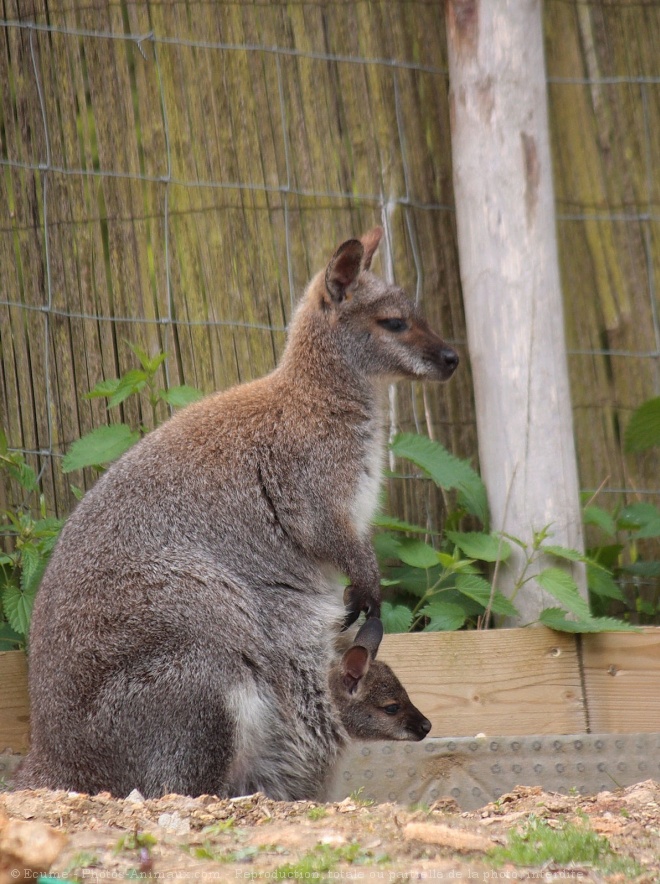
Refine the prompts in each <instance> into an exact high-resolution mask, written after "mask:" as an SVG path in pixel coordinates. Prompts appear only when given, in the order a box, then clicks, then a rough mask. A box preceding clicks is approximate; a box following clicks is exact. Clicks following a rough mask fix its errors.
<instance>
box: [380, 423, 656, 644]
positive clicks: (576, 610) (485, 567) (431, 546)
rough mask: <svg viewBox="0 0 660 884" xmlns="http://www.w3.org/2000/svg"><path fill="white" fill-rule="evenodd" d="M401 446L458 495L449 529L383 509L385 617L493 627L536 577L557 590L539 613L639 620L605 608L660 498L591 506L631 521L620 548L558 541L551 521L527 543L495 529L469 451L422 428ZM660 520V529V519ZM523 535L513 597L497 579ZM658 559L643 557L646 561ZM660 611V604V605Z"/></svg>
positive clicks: (566, 626) (588, 622)
mask: <svg viewBox="0 0 660 884" xmlns="http://www.w3.org/2000/svg"><path fill="white" fill-rule="evenodd" d="M391 448H392V451H393V453H394V454H395V455H396V456H397V457H399V458H403V459H404V460H407V461H409V462H410V463H412V464H414V465H415V467H417V468H418V469H419V471H420V472H421V474H422V475H423V476H425V477H427V478H429V479H431V480H432V481H434V482H435V483H436V484H437V485H438V486H439V487H440V488H442V489H444V490H445V491H448V492H453V493H452V495H447V496H448V497H450V496H451V497H452V499H454V500H455V505H454V506H453V507H452V508H451V509H450V510H449V512H448V514H447V517H446V521H445V528H444V530H443V532H442V534H437V533H433V532H429V531H428V529H427V528H424V527H421V526H417V525H411V524H407V523H405V522H402V521H400V520H398V519H394V518H391V517H388V516H378V517H377V519H376V527H377V529H378V531H377V533H376V535H375V538H374V543H375V547H376V552H377V554H378V556H379V560H380V564H381V568H382V572H383V575H384V577H383V581H382V584H383V595H384V599H385V601H384V602H383V610H382V617H383V622H384V625H385V629H386V631H388V632H408V631H427V632H433V631H441V630H453V629H462V628H485V627H488V626H489V625H490V624H491V622H492V619H493V618H498V617H499V618H509V617H516V616H517V615H518V611H517V609H516V606H515V600H516V596H517V594H518V593H519V591H520V590H521V589H522V587H523V586H525V585H526V584H528V583H529V582H531V581H533V582H535V583H536V584H537V585H538V586H539V587H541V588H542V589H544V590H545V591H546V592H547V593H548V594H549V595H551V596H553V598H555V599H556V600H557V605H556V606H553V607H549V608H546V609H544V610H543V611H542V612H541V614H540V617H539V619H538V621H535V622H540V623H542V624H544V625H545V626H549V627H551V628H552V629H558V630H561V631H566V632H600V631H606V630H607V631H615V630H616V631H625V630H631V629H635V627H634V626H633V625H632V624H631V623H630V622H628V620H626V619H616V618H613V617H611V616H605V615H606V613H607V607H608V604H610V603H611V602H612V601H613V600H615V601H623V600H624V595H623V592H622V590H621V588H620V586H619V584H618V583H617V579H616V578H617V577H618V576H620V572H621V571H623V570H624V569H626V568H630V567H631V566H626V565H620V564H619V562H620V561H621V555H622V553H623V551H624V548H625V546H626V545H627V546H628V547H630V546H631V544H634V542H635V540H636V539H637V538H639V536H640V534H641V535H642V536H648V532H649V530H651V529H650V523H651V522H652V521H653V513H652V512H651V510H653V511H655V517H656V518H660V513H658V511H657V510H656V509H655V508H654V507H651V508H650V509H648V510H647V509H644V511H643V512H642V510H641V509H640V506H639V505H634V506H632V507H626V508H625V509H624V510H622V511H621V513H620V514H619V516H618V521H617V520H616V519H614V518H613V517H611V516H608V515H607V513H606V512H605V511H604V510H600V509H599V508H598V507H595V506H593V505H591V506H589V507H588V508H587V510H586V511H585V515H586V517H587V519H588V520H589V521H590V523H593V522H594V521H597V523H598V524H599V525H600V527H601V529H602V530H608V531H609V530H612V531H613V532H614V533H616V532H617V531H618V530H621V529H622V528H624V527H625V529H626V530H628V537H627V538H626V539H625V542H624V543H623V544H619V545H616V546H615V548H614V549H609V547H608V548H606V547H598V548H596V549H594V550H590V551H589V553H588V554H587V555H583V554H581V553H579V552H578V551H576V550H573V549H568V548H566V547H563V546H559V545H557V544H554V543H552V526H550V525H546V526H543V527H542V528H540V529H539V530H538V531H535V532H534V534H533V537H532V541H531V542H530V543H526V542H524V541H523V540H521V539H520V538H517V537H513V536H512V535H510V534H506V533H503V532H492V531H490V530H489V518H488V505H487V499H486V489H485V487H484V485H483V482H482V480H481V478H480V477H479V475H478V474H477V473H476V472H475V470H474V469H473V468H472V467H471V466H470V464H469V463H468V462H467V461H465V460H461V459H459V458H456V457H454V456H453V455H452V454H450V453H449V452H448V451H447V450H446V449H445V448H444V447H443V446H442V445H441V444H440V443H438V442H435V441H432V440H431V439H428V438H426V437H424V436H419V435H415V434H402V435H399V436H397V437H396V438H395V439H394V441H393V443H392V445H391ZM642 521H643V522H644V524H642ZM466 522H470V523H472V524H474V523H476V524H477V525H480V526H481V530H476V531H475V530H464V528H463V526H464V524H465V523H466ZM657 527H658V529H659V533H660V525H658V526H657ZM645 532H646V533H645ZM514 545H515V546H517V547H519V548H520V550H521V551H522V554H523V565H522V568H521V569H520V573H519V574H518V576H517V578H516V580H515V582H514V588H513V592H512V593H511V596H510V597H507V596H505V595H503V593H501V592H500V591H499V590H498V589H497V579H498V574H499V573H500V570H501V568H503V567H506V566H507V560H508V559H509V558H510V557H511V552H512V548H513V546H514ZM606 552H607V555H606ZM615 560H616V561H615ZM575 562H582V563H583V564H584V565H585V566H586V571H587V581H588V587H589V594H590V599H591V601H592V607H593V612H592V610H590V606H589V604H587V602H586V601H585V600H584V599H583V598H582V596H581V595H580V593H579V591H578V587H577V585H576V583H575V580H574V578H573V576H572V574H571V573H570V572H571V565H572V564H573V563H575ZM657 564H658V563H644V565H643V564H642V563H641V562H638V563H637V568H638V569H640V568H642V567H644V566H646V567H647V568H648V567H655V566H656V565H657ZM657 613H658V610H657V605H656V609H655V611H654V615H655V614H657Z"/></svg>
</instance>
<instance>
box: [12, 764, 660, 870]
mask: <svg viewBox="0 0 660 884" xmlns="http://www.w3.org/2000/svg"><path fill="white" fill-rule="evenodd" d="M21 821H26V822H21ZM43 824H47V827H48V828H46V827H45V826H44V825H43ZM569 824H572V829H573V832H575V831H579V832H585V833H597V834H598V835H599V836H601V837H600V839H599V844H600V845H601V846H602V847H603V848H604V852H603V854H602V856H600V857H599V858H598V860H597V861H588V862H585V861H584V860H582V861H579V860H578V861H571V860H568V861H567V860H566V858H564V860H563V861H561V862H557V861H556V860H553V859H552V857H551V858H550V859H547V858H543V855H542V850H543V843H544V839H545V836H546V835H547V833H548V832H550V833H551V834H552V831H551V830H562V831H563V833H564V834H566V832H567V829H566V826H567V825H569ZM539 826H540V828H539ZM576 826H577V827H578V829H576V828H575V827H576ZM50 827H52V829H51V828H50ZM569 828H571V826H570V825H569ZM52 830H54V832H53V831H52ZM515 832H527V833H528V838H527V841H528V842H529V843H531V845H532V850H533V851H534V852H535V853H537V854H538V861H537V862H534V861H533V862H532V864H531V865H529V864H527V865H520V861H519V860H518V861H515V862H514V861H512V859H511V857H510V856H509V855H507V854H506V853H504V854H503V850H506V849H507V845H508V846H509V847H510V846H511V842H512V833H515ZM530 832H531V833H532V834H531V835H530V834H529V833H530ZM544 833H545V834H544ZM580 837H582V836H580ZM591 837H592V838H593V835H592V836H591ZM605 839H606V840H605ZM49 840H50V842H51V850H52V853H53V854H57V858H56V859H55V860H54V862H53V863H52V865H51V866H50V872H49V874H50V876H53V877H55V878H58V879H59V880H60V881H61V880H62V879H64V880H72V881H89V882H95V881H99V882H101V881H108V880H112V881H117V880H119V881H125V880H127V881H130V880H136V879H141V878H151V879H156V880H159V879H160V880H170V881H177V880H180V881H200V882H206V881H209V882H210V881H220V882H223V881H241V880H257V881H258V880H260V879H261V880H265V881H267V880H287V879H289V880H322V881H325V880H327V881H364V882H369V881H373V882H377V881H391V882H395V881H425V880H430V881H439V880H444V881H451V880H471V881H493V880H522V881H527V880H537V881H558V880H565V879H570V880H580V881H583V882H603V881H607V882H615V881H616V882H624V881H636V882H639V884H641V882H659V881H660V784H659V783H656V782H653V781H651V780H648V781H646V782H643V783H639V784H638V785H636V786H632V787H629V788H626V789H622V790H620V791H617V792H602V793H600V794H599V795H596V796H591V797H584V796H565V795H560V794H549V793H544V792H542V791H541V790H540V789H538V788H527V787H525V788H522V787H521V788H518V789H516V790H515V791H514V792H512V793H510V794H508V795H504V796H502V797H501V798H500V799H499V800H498V801H497V802H494V803H491V804H488V805H486V806H485V807H483V808H482V809H481V810H478V811H473V812H469V813H468V812H461V811H460V809H459V808H458V807H457V806H456V805H455V803H454V802H453V800H451V799H443V800H441V801H438V802H437V803H436V804H434V805H433V806H432V807H424V808H405V807H402V806H399V805H393V804H383V805H369V804H366V803H364V802H361V801H360V799H359V796H357V797H354V798H348V799H346V800H345V801H343V802H341V803H339V804H321V805H319V804H314V803H311V802H294V803H282V802H274V801H271V800H269V799H267V798H264V797H263V796H262V795H251V796H248V797H243V798H236V799H231V800H218V799H217V798H214V797H209V796H203V797H201V798H197V799H191V798H185V797H182V796H179V795H170V796H166V797H164V798H162V799H159V800H147V801H144V800H140V798H139V796H136V797H135V800H131V798H128V799H125V800H122V801H119V800H115V799H113V798H111V797H110V795H107V794H102V795H98V796H94V797H90V796H88V795H80V794H75V793H66V792H48V791H41V790H40V791H35V792H13V793H12V792H6V793H2V794H0V881H1V882H3V884H4V882H5V881H7V882H9V881H17V880H34V879H35V878H36V877H37V876H38V872H37V871H35V869H36V868H37V867H38V862H37V860H36V859H35V858H34V856H33V859H32V860H28V861H26V862H25V863H24V865H27V866H28V870H27V871H26V872H25V873H24V872H23V871H19V870H18V869H17V868H16V867H17V866H20V864H21V862H20V860H19V859H16V855H17V854H19V853H20V851H21V849H22V850H23V851H24V857H23V858H24V859H25V856H26V855H27V854H28V853H29V852H30V850H32V854H33V855H34V853H35V850H36V849H37V845H39V844H42V845H43V844H45V843H46V842H48V841H49ZM44 850H46V848H45V847H44ZM12 851H13V852H12ZM46 852H47V850H46ZM12 857H14V859H13V860H12ZM12 862H13V865H12ZM49 862H50V859H46V861H45V865H47V864H48V863H49ZM3 863H4V877H3V868H2V866H3ZM42 869H43V865H42Z"/></svg>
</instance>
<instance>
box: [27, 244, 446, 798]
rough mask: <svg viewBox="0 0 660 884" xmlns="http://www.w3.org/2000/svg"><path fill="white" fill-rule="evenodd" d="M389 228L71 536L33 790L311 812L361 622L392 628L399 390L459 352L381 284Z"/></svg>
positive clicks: (36, 624)
mask: <svg viewBox="0 0 660 884" xmlns="http://www.w3.org/2000/svg"><path fill="white" fill-rule="evenodd" d="M381 236H382V230H381V229H380V228H375V229H374V230H372V231H370V232H369V233H367V234H365V235H364V236H363V237H362V239H351V240H348V241H347V242H345V243H343V244H342V245H341V246H340V247H339V248H338V249H337V251H336V252H335V253H334V255H333V256H332V258H331V259H330V261H329V263H328V264H327V266H326V267H325V268H324V269H323V270H321V271H320V272H319V273H317V275H316V276H315V277H314V278H313V279H312V280H311V282H310V283H309V285H308V287H307V290H306V292H305V294H304V296H303V298H302V301H301V303H300V305H299V306H298V308H297V310H296V312H295V315H294V317H293V320H292V323H291V328H290V332H289V336H288V340H287V344H286V347H285V351H284V354H283V356H282V359H281V361H280V363H279V365H278V366H277V368H275V369H274V371H273V372H272V373H271V374H269V375H268V376H266V377H263V378H260V379H258V380H255V381H252V382H250V383H246V384H242V385H239V386H236V387H234V388H232V389H229V390H227V391H225V392H221V393H216V394H214V395H211V396H208V397H206V398H205V399H203V400H201V401H200V402H197V403H195V404H193V405H191V406H189V407H188V408H186V409H183V410H182V411H180V412H178V413H177V414H176V415H174V416H173V417H172V418H171V419H170V420H169V421H167V422H165V423H164V424H163V425H162V426H160V427H159V428H158V429H156V430H154V431H153V432H151V433H149V434H148V435H147V436H145V437H144V438H143V439H142V440H141V441H140V442H139V443H138V444H137V445H136V446H135V447H134V448H132V449H131V450H130V451H128V452H127V453H126V454H125V455H123V457H121V458H120V459H119V460H118V461H117V462H116V463H115V464H113V465H112V466H111V467H110V468H109V469H108V470H107V472H106V473H105V474H104V475H103V476H102V477H101V478H100V479H99V481H98V482H97V483H96V485H95V486H94V487H93V488H92V489H91V490H90V491H89V492H88V494H87V495H86V496H85V497H84V499H83V500H82V501H81V502H80V503H79V504H78V506H77V507H76V509H75V510H74V512H73V514H72V515H71V517H70V518H69V520H68V522H67V524H66V525H65V527H64V529H63V530H62V533H61V535H60V538H59V541H58V543H57V545H56V548H55V549H54V551H53V554H52V557H51V560H50V562H49V565H48V567H47V569H46V572H45V574H44V577H43V580H42V583H41V587H40V590H39V593H38V595H37V598H36V600H35V605H34V610H33V618H32V629H31V633H30V674H29V678H30V681H29V686H30V694H31V748H30V752H29V753H28V755H27V758H26V760H25V762H24V764H23V766H22V768H21V769H20V771H19V773H18V774H17V777H16V782H15V784H16V786H17V787H19V788H31V787H50V788H62V789H68V790H76V791H81V792H92V793H94V792H99V791H103V790H108V791H110V792H112V793H113V794H115V795H117V796H124V795H127V794H128V793H129V792H131V790H132V789H135V788H137V789H139V790H140V792H141V793H142V794H143V795H145V796H146V797H151V796H158V795H162V794H164V793H167V792H180V793H183V794H188V795H199V794H202V793H209V794H217V795H225V796H227V795H236V794H246V793H248V792H254V791H257V790H260V791H262V792H265V793H266V794H267V795H270V796H272V797H273V798H279V799H296V798H310V797H314V796H315V794H316V793H317V791H318V788H319V783H320V782H321V780H322V778H323V774H324V772H325V771H327V770H328V769H329V768H330V766H331V765H332V763H333V762H334V760H335V757H336V755H337V752H338V749H339V747H340V745H341V742H342V734H343V728H342V725H341V720H340V717H339V715H338V712H337V709H336V707H335V706H334V704H333V702H332V697H331V695H330V691H329V689H328V671H329V667H330V665H331V663H332V660H333V640H334V636H335V635H336V632H337V629H338V627H339V625H340V624H341V622H342V619H343V618H344V616H345V614H346V611H345V608H344V605H343V604H342V592H341V580H340V579H338V577H339V573H340V572H343V573H344V574H345V575H346V576H347V577H348V580H349V584H350V585H349V588H348V590H347V592H346V603H347V605H348V613H349V619H353V620H354V619H355V618H356V617H357V616H358V615H359V612H360V611H361V610H362V611H365V612H366V613H367V615H368V616H377V615H378V613H379V610H380V582H379V573H378V567H377V563H376V557H375V554H374V551H373V548H372V545H371V539H370V522H371V519H372V516H373V513H374V509H375V506H376V501H377V496H378V490H379V484H380V477H381V464H382V460H383V454H384V428H383V423H384V407H385V403H386V390H387V384H388V383H389V382H391V381H393V380H396V379H397V378H416V379H422V380H436V381H445V380H447V379H448V378H449V377H451V375H452V374H453V372H454V370H455V369H456V366H457V364H458V356H457V355H456V353H455V351H454V350H453V349H452V348H451V347H449V346H447V344H445V343H444V342H443V341H442V339H441V338H440V337H438V335H437V334H435V333H434V332H433V331H431V329H430V328H429V327H428V325H427V324H426V322H425V321H424V319H423V318H422V317H421V315H420V314H419V312H418V310H417V309H416V308H415V306H414V305H413V304H412V303H411V302H410V301H409V299H408V298H407V297H406V295H405V294H404V292H403V291H402V290H401V289H400V288H399V287H398V286H396V285H392V284H390V283H387V282H385V281H384V280H383V279H380V278H379V277H378V276H376V275H374V274H373V273H372V272H371V270H370V265H371V261H372V258H373V255H374V252H375V251H376V248H377V246H378V243H379V241H380V239H381Z"/></svg>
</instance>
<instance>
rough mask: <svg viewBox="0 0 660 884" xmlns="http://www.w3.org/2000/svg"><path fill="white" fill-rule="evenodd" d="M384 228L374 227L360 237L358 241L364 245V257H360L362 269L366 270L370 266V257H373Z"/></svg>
mask: <svg viewBox="0 0 660 884" xmlns="http://www.w3.org/2000/svg"><path fill="white" fill-rule="evenodd" d="M384 232H385V231H384V230H383V228H382V227H374V228H373V229H372V230H370V231H369V232H368V233H365V234H364V235H363V236H361V237H360V242H361V243H362V245H363V246H364V257H363V258H362V269H363V270H368V269H369V268H370V267H371V259H372V258H373V256H374V254H375V252H376V249H377V248H378V244H379V243H380V241H381V239H382V238H383V234H384Z"/></svg>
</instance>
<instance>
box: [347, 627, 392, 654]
mask: <svg viewBox="0 0 660 884" xmlns="http://www.w3.org/2000/svg"><path fill="white" fill-rule="evenodd" d="M383 632H384V630H383V622H382V620H379V619H378V617H370V618H369V619H368V620H365V622H364V623H363V624H362V626H361V627H360V628H359V630H358V632H357V635H356V636H355V638H354V639H353V644H354V645H360V646H361V647H363V648H366V649H367V651H369V654H370V655H371V656H372V657H375V656H376V654H377V653H378V648H379V647H380V643H381V641H382V640H383Z"/></svg>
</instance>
